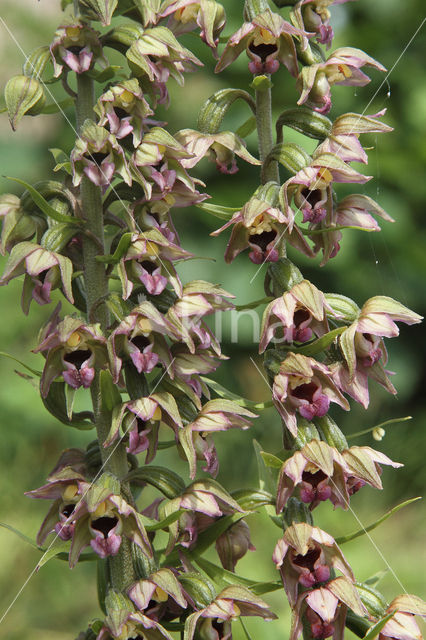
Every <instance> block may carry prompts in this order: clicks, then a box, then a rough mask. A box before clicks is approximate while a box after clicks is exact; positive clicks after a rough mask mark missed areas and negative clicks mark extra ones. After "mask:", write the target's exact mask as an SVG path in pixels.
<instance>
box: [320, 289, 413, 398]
mask: <svg viewBox="0 0 426 640" xmlns="http://www.w3.org/2000/svg"><path fill="white" fill-rule="evenodd" d="M421 320H422V317H421V316H420V315H419V314H417V313H415V312H414V311H411V310H410V309H408V308H407V307H405V306H404V305H402V304H400V303H399V302H397V301H396V300H393V299H392V298H389V297H388V296H374V297H373V298H370V299H369V300H367V302H365V304H364V305H363V307H362V309H361V310H360V312H359V315H358V318H357V320H356V321H355V322H353V323H352V324H351V325H350V326H349V327H347V328H346V329H345V330H344V331H343V333H342V334H341V335H340V336H339V346H340V349H341V352H342V354H343V357H344V363H336V364H335V365H332V368H333V370H334V376H335V380H336V381H337V383H338V385H339V387H340V388H341V389H343V390H344V391H345V392H346V393H348V394H349V395H350V396H351V397H353V398H354V399H355V400H356V401H357V402H360V403H361V404H362V405H363V406H364V407H365V408H366V407H368V403H369V395H368V377H372V378H373V379H374V380H376V381H377V382H379V383H380V384H382V385H383V386H384V387H385V388H386V389H387V390H388V391H389V392H390V393H396V391H395V389H394V387H393V386H392V384H391V383H390V381H389V379H388V377H387V375H386V373H387V372H386V371H385V369H384V365H386V362H387V352H386V348H385V345H384V342H383V338H393V337H395V336H397V335H399V329H398V327H397V325H396V324H395V321H399V322H404V323H405V324H408V325H412V324H417V323H418V322H421Z"/></svg>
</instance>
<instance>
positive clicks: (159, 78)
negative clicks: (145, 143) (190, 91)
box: [126, 26, 202, 107]
mask: <svg viewBox="0 0 426 640" xmlns="http://www.w3.org/2000/svg"><path fill="white" fill-rule="evenodd" d="M126 58H127V61H128V63H129V66H130V68H131V70H132V72H133V75H134V76H136V77H138V78H142V79H143V78H144V77H145V78H146V77H147V78H148V80H149V83H147V88H148V90H149V91H150V93H151V98H152V101H153V103H154V104H153V106H154V107H155V106H156V104H155V103H156V100H157V98H158V102H159V103H160V104H161V103H164V102H166V103H167V101H168V91H167V86H166V83H167V81H168V79H169V77H170V76H171V77H172V78H174V79H175V80H176V82H178V84H181V85H182V84H183V81H184V78H183V74H182V72H184V71H186V72H187V71H192V70H193V69H194V67H195V66H199V65H201V64H202V63H201V62H200V60H198V58H197V57H196V56H195V55H194V54H193V53H192V52H191V51H190V50H189V49H186V48H185V47H183V46H182V45H181V44H180V42H178V40H177V39H176V38H175V36H174V35H173V33H172V32H171V31H170V29H168V28H167V27H164V26H154V27H152V28H148V29H144V30H143V31H142V32H141V33H140V35H139V37H135V39H134V41H133V42H132V44H131V45H130V47H129V49H128V50H127V51H126Z"/></svg>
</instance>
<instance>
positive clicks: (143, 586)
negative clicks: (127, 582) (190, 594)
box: [128, 567, 188, 620]
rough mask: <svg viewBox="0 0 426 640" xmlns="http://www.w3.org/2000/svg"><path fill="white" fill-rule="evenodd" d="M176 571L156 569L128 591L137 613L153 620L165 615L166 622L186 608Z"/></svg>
mask: <svg viewBox="0 0 426 640" xmlns="http://www.w3.org/2000/svg"><path fill="white" fill-rule="evenodd" d="M176 573H177V572H176V571H172V570H171V569H168V568H165V567H164V568H162V569H158V570H157V571H154V572H153V573H151V574H150V575H149V576H148V577H147V578H145V579H144V580H138V582H136V583H135V584H133V585H132V586H131V587H130V589H129V590H128V595H129V598H130V599H131V600H132V602H134V604H135V605H136V607H137V608H138V610H139V611H144V612H145V615H147V616H148V617H149V618H152V619H155V620H161V619H162V618H163V617H164V616H165V615H167V620H169V619H171V617H172V616H171V613H172V611H173V609H176V611H173V614H175V615H173V617H178V616H179V613H183V610H184V609H186V608H187V606H188V604H187V601H186V599H185V595H184V590H183V588H182V585H181V584H180V583H179V581H178V579H177V577H176V575H175V574H176Z"/></svg>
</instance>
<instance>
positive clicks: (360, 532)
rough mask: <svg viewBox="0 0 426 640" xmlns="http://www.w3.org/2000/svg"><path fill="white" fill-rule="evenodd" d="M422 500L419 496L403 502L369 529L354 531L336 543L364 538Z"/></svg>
mask: <svg viewBox="0 0 426 640" xmlns="http://www.w3.org/2000/svg"><path fill="white" fill-rule="evenodd" d="M421 499H422V497H421V496H418V497H417V498H410V499H409V500H405V501H404V502H401V504H398V505H397V506H396V507H393V509H391V510H390V511H387V512H386V513H385V514H384V515H383V516H382V517H381V518H379V519H378V520H376V521H375V522H373V524H370V525H369V526H368V527H365V528H364V529H359V530H358V531H354V532H353V533H349V534H348V535H347V536H341V537H340V538H336V543H337V544H343V543H344V542H349V541H350V540H354V539H355V538H358V537H359V536H363V535H364V534H365V533H367V532H368V531H372V530H373V529H375V528H376V527H378V526H379V524H382V522H384V521H385V520H387V519H388V518H390V516H392V515H393V514H394V513H397V512H398V511H399V510H400V509H402V508H403V507H406V506H408V505H409V504H411V503H412V502H417V500H421Z"/></svg>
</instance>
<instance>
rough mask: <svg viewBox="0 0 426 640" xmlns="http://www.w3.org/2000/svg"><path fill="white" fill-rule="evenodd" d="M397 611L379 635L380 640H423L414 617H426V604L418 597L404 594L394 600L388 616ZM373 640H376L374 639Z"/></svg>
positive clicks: (389, 607) (388, 610)
mask: <svg viewBox="0 0 426 640" xmlns="http://www.w3.org/2000/svg"><path fill="white" fill-rule="evenodd" d="M391 611H395V613H394V615H393V616H392V618H391V619H390V620H388V621H387V622H386V624H385V626H384V627H383V628H382V630H381V632H380V634H379V640H421V639H422V633H421V631H420V629H419V627H418V625H417V623H416V621H415V618H414V616H415V615H419V616H422V617H423V618H425V617H426V603H425V602H423V600H421V598H419V597H418V596H414V595H411V594H409V593H403V594H402V595H400V596H397V597H396V598H394V599H393V600H392V602H391V603H390V605H389V606H388V608H387V610H386V613H385V615H386V614H388V613H390V612H391ZM372 640H375V639H374V638H372Z"/></svg>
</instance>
